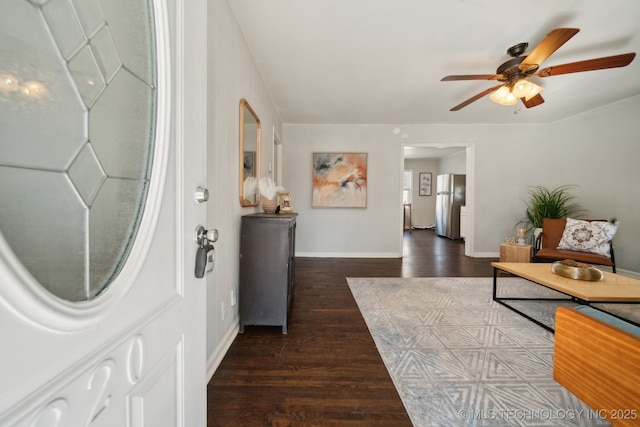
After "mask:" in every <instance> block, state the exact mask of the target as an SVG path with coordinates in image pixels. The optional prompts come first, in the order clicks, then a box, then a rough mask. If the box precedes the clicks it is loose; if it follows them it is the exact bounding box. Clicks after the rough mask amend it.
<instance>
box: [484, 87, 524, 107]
mask: <svg viewBox="0 0 640 427" xmlns="http://www.w3.org/2000/svg"><path fill="white" fill-rule="evenodd" d="M489 99H491V100H492V101H493V102H495V103H496V104H500V105H515V104H517V103H518V98H517V97H516V96H515V95H514V94H513V93H511V91H510V90H509V88H508V87H507V86H506V85H505V86H502V87H501V88H500V89H498V90H496V91H494V92H493V93H492V94H491V95H489Z"/></svg>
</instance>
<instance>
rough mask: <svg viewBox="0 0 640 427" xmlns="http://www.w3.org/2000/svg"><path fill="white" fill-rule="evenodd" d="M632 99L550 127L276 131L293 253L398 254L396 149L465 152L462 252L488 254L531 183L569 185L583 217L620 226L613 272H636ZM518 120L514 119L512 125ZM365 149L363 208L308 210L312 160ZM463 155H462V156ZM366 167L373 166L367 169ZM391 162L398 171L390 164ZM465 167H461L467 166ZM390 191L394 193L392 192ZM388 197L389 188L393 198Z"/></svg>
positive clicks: (636, 105) (636, 155) (638, 101)
mask: <svg viewBox="0 0 640 427" xmlns="http://www.w3.org/2000/svg"><path fill="white" fill-rule="evenodd" d="M637 117H640V96H636V97H633V98H630V99H628V100H626V101H625V102H622V103H618V104H615V105H610V106H607V107H603V108H602V109H599V110H597V111H592V112H589V113H586V114H583V115H580V116H578V117H573V118H570V119H567V120H564V121H561V122H557V123H553V124H549V125H538V126H532V125H517V124H514V125H507V126H485V125H467V126H460V125H456V126H448V125H429V126H423V125H408V126H402V131H403V133H406V134H408V135H409V139H408V140H407V139H403V140H400V138H399V137H397V136H396V135H394V134H393V126H383V125H381V126H342V125H341V126H332V125H326V126H317V125H308V126H306V125H284V128H283V129H284V130H283V132H284V135H285V136H284V149H283V150H284V165H285V173H284V178H283V184H284V185H285V186H287V187H288V189H289V190H290V191H291V192H292V195H293V198H294V207H295V208H296V210H297V211H298V212H300V218H299V219H300V227H299V230H300V233H299V235H298V236H299V238H298V255H301V254H304V255H308V256H314V255H315V256H326V255H327V254H340V255H344V254H351V255H352V256H362V255H363V254H364V255H367V256H373V255H375V254H376V253H377V254H378V255H379V256H385V255H388V254H393V253H397V252H399V249H400V247H399V245H400V243H398V239H397V238H396V237H395V236H397V235H398V230H399V229H400V228H401V224H402V222H401V221H402V216H401V214H399V213H397V212H396V211H397V209H396V206H400V204H401V198H400V188H401V184H400V172H401V171H402V170H403V165H402V164H401V162H400V161H396V159H398V158H399V157H400V151H401V146H402V144H403V143H404V144H406V145H412V144H413V143H416V145H420V144H425V143H427V144H428V143H434V144H436V143H438V144H441V143H443V142H444V143H448V144H452V145H459V146H470V147H472V149H473V152H474V155H473V156H472V157H471V158H470V159H471V160H470V161H471V162H473V165H472V166H473V167H472V168H471V169H470V168H467V180H468V181H469V179H470V176H469V175H472V176H471V180H472V185H473V188H474V193H475V195H474V199H473V200H472V202H471V205H469V204H467V209H468V215H469V217H470V220H471V221H472V222H471V224H470V227H471V230H470V232H472V233H473V234H474V235H473V239H470V241H471V243H472V248H471V255H473V256H479V257H485V256H497V254H498V248H499V245H500V243H501V242H502V241H504V238H505V237H506V236H514V235H515V224H516V222H517V221H518V220H519V219H520V218H521V217H523V216H524V210H525V203H524V201H523V199H526V198H527V196H528V190H529V187H531V186H536V185H544V186H547V187H556V186H559V185H564V184H576V185H578V186H579V187H578V188H577V189H576V191H575V194H576V195H577V196H578V201H579V202H580V203H581V204H582V205H583V206H584V207H585V208H587V209H589V210H590V215H589V217H594V218H595V217H598V218H610V217H613V216H615V217H617V218H618V219H619V220H620V228H619V231H618V235H617V236H616V238H615V239H614V243H615V249H616V251H615V253H616V262H617V265H618V266H619V268H620V270H621V271H624V270H627V271H632V272H639V271H640V246H639V245H638V244H637V242H638V241H640V215H639V212H640V192H639V191H638V190H637V183H638V182H640V168H638V165H640V150H639V149H638V145H637V142H636V140H637V135H638V134H639V133H640V121H639V120H637ZM515 120H517V117H516V118H514V121H515ZM313 151H367V152H368V153H369V157H370V167H369V177H368V179H369V194H370V195H371V203H370V205H369V207H368V209H366V210H363V211H353V210H344V209H342V210H333V209H312V208H311V206H310V205H311V195H310V194H311V193H310V191H311V181H310V180H311V153H312V152H313ZM467 154H469V151H468V153H467ZM372 162H373V163H372ZM394 165H397V166H394ZM467 165H469V163H468V164H467ZM394 188H395V189H396V190H394ZM394 191H397V192H396V193H394Z"/></svg>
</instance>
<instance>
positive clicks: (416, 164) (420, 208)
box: [404, 159, 440, 228]
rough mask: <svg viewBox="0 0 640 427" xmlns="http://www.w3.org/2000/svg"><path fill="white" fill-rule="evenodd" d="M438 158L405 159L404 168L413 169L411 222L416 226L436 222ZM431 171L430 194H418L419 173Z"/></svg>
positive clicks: (419, 226) (420, 226)
mask: <svg viewBox="0 0 640 427" xmlns="http://www.w3.org/2000/svg"><path fill="white" fill-rule="evenodd" d="M439 164H440V160H439V159H405V160H404V169H405V170H409V169H411V170H413V213H412V215H411V222H412V223H413V225H414V226H415V227H417V228H422V227H425V226H429V225H433V224H435V223H436V176H438V173H439V172H438V165H439ZM421 172H430V173H431V195H430V196H421V195H420V173H421Z"/></svg>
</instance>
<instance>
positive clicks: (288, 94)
mask: <svg viewBox="0 0 640 427" xmlns="http://www.w3.org/2000/svg"><path fill="white" fill-rule="evenodd" d="M229 3H230V4H231V7H232V9H233V10H234V13H235V14H236V17H237V20H238V22H239V24H240V27H241V28H242V31H243V33H244V34H245V37H246V39H247V43H248V45H249V47H250V49H251V51H252V52H253V55H254V58H255V61H256V63H257V65H258V68H259V70H260V72H261V73H262V75H263V77H264V80H265V83H266V86H267V88H268V90H269V91H270V93H271V96H272V97H273V100H274V103H275V106H276V108H277V109H278V111H279V113H280V115H281V118H282V120H283V121H284V123H322V124H457V123H460V124H466V123H486V124H496V123H506V124H523V123H547V122H553V121H556V120H559V119H562V118H564V117H568V116H572V115H575V114H579V113H581V112H583V111H587V110H590V109H593V108H597V107H599V106H602V105H606V104H609V103H613V102H616V101H619V100H621V99H624V98H627V97H630V96H635V95H638V94H640V58H635V59H634V60H633V62H632V63H631V64H630V65H629V66H627V67H624V68H616V69H608V70H599V71H591V72H583V73H575V74H568V75H561V76H552V77H547V78H544V79H542V78H535V79H534V80H533V81H535V82H536V83H538V84H539V85H541V86H543V87H544V91H543V92H542V96H543V97H544V99H545V100H546V102H545V103H544V104H542V105H540V106H537V107H534V108H531V109H526V108H525V107H524V106H521V107H522V108H521V111H519V112H518V113H517V114H514V110H515V107H504V106H500V105H497V104H494V103H493V102H491V101H490V100H489V97H488V96H487V97H484V98H482V99H480V100H478V101H476V102H474V103H472V104H470V105H469V106H467V107H466V108H463V109H462V110H460V111H457V112H450V111H449V109H450V108H452V107H453V106H455V105H457V104H459V103H461V102H463V101H464V100H466V99H468V98H470V97H472V96H474V95H476V94H477V93H479V92H481V91H483V90H485V89H488V88H489V87H492V86H494V85H495V84H496V83H497V82H495V81H449V82H441V81H440V79H441V78H442V77H444V76H446V75H451V74H493V73H495V72H496V68H497V67H498V66H499V65H500V64H502V63H503V62H505V61H506V60H508V59H509V58H510V57H509V56H508V55H507V53H506V51H507V49H508V48H509V47H511V46H513V45H515V44H517V43H521V42H528V43H529V49H528V50H527V52H526V53H528V52H529V51H530V50H531V49H533V47H535V45H536V44H537V43H538V42H539V41H540V40H542V38H543V37H544V36H545V35H546V34H547V33H548V32H549V31H551V30H552V29H554V28H558V27H575V28H579V29H580V32H579V33H578V34H577V35H576V36H575V37H573V38H572V39H571V40H569V41H568V42H567V43H566V44H565V45H564V46H562V47H561V48H560V49H558V51H556V52H555V53H554V54H553V55H552V56H551V57H550V58H548V59H547V60H546V61H545V62H543V65H542V66H541V68H543V67H548V66H552V65H558V64H564V63H568V62H574V61H580V60H585V59H591V58H599V57H604V56H611V55H617V54H622V53H628V52H636V53H640V2H639V1H637V0H607V1H604V0H537V1H535V2H532V1H522V0H510V1H507V2H499V1H496V0H268V1H267V0H229Z"/></svg>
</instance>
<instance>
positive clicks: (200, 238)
mask: <svg viewBox="0 0 640 427" xmlns="http://www.w3.org/2000/svg"><path fill="white" fill-rule="evenodd" d="M195 239H196V243H197V244H198V246H200V247H202V246H205V245H206V244H208V243H214V242H217V241H218V230H216V229H215V228H213V229H211V230H207V229H206V228H204V227H203V226H202V225H198V226H197V227H196V236H195Z"/></svg>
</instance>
